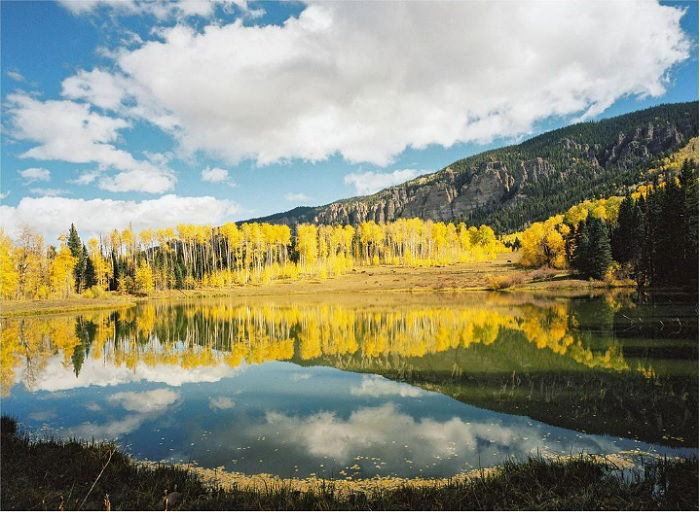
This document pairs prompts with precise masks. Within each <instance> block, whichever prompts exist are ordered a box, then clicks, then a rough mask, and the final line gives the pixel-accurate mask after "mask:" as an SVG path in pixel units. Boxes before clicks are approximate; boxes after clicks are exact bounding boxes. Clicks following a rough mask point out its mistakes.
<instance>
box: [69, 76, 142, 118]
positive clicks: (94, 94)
mask: <svg viewBox="0 0 700 515" xmlns="http://www.w3.org/2000/svg"><path fill="white" fill-rule="evenodd" d="M61 87H62V90H61V95H62V96H64V97H66V98H70V99H74V100H87V101H89V102H90V103H91V104H93V105H95V106H97V107H101V108H103V109H111V110H117V109H119V108H120V107H121V104H122V100H123V99H124V98H125V97H126V95H127V92H126V90H127V88H128V81H127V79H126V78H124V77H123V76H121V75H117V74H111V73H108V72H105V71H102V70H99V69H95V70H92V71H85V70H80V71H79V72H78V73H77V74H76V75H73V76H71V77H68V78H67V79H65V80H64V81H63V83H62V84H61Z"/></svg>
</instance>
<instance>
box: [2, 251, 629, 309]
mask: <svg viewBox="0 0 700 515" xmlns="http://www.w3.org/2000/svg"><path fill="white" fill-rule="evenodd" d="M512 257H513V255H512V254H501V255H499V256H498V257H497V258H496V259H494V260H492V261H487V262H481V263H460V264H453V265H445V266H436V267H407V266H406V267H403V266H393V265H376V266H366V267H356V268H355V269H353V271H352V272H348V273H346V274H343V275H340V276H337V277H332V278H329V279H325V280H320V279H316V278H308V277H307V278H302V279H299V280H296V281H290V280H278V281H275V282H272V283H270V284H264V285H255V284H248V285H244V286H237V287H233V288H226V289H215V288H200V289H195V290H164V291H157V292H154V293H153V294H151V295H148V296H136V295H122V294H118V293H115V292H108V293H107V294H106V295H105V296H104V297H102V298H97V299H87V298H83V297H78V296H76V297H75V298H69V299H62V300H37V301H31V300H21V301H11V300H10V301H8V300H4V301H2V303H1V306H0V318H9V317H16V316H33V315H48V314H61V313H70V312H74V311H92V310H106V309H121V308H128V307H133V306H135V305H136V304H137V303H139V302H147V301H151V300H177V299H198V298H216V297H235V298H237V299H242V300H244V299H255V298H261V297H280V296H284V297H301V298H304V297H307V296H310V295H315V296H319V295H326V294H333V295H348V294H353V295H358V294H395V293H419V294H430V293H438V294H439V293H470V292H492V293H495V292H504V293H511V292H512V293H519V292H521V293H530V294H542V295H548V296H552V295H553V296H567V297H569V296H572V294H574V295H573V296H579V295H586V294H591V293H604V292H605V291H621V290H625V289H626V290H629V291H632V290H633V289H634V288H631V287H629V286H627V287H615V286H610V285H608V284H606V283H604V282H602V281H585V280H581V279H574V278H572V275H571V273H570V272H569V271H567V270H562V271H557V273H556V275H554V276H552V277H548V278H545V279H544V280H542V279H535V280H530V281H526V282H522V283H518V284H515V285H513V286H511V287H508V288H501V289H494V288H491V287H489V286H488V284H487V281H488V278H489V277H490V276H493V275H494V274H500V275H506V276H508V275H513V276H514V275H517V274H520V275H522V274H527V273H531V274H532V273H534V272H535V271H533V270H529V271H528V270H527V269H523V268H522V267H520V266H518V265H516V264H513V263H512V262H511V259H508V258H512Z"/></svg>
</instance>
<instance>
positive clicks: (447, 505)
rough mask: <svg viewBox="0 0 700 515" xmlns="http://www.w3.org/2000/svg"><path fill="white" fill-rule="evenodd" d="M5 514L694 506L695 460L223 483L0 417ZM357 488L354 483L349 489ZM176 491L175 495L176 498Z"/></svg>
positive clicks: (579, 460) (215, 476) (546, 463)
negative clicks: (637, 468)
mask: <svg viewBox="0 0 700 515" xmlns="http://www.w3.org/2000/svg"><path fill="white" fill-rule="evenodd" d="M1 444H2V445H1V446H0V452H1V457H2V475H1V478H0V479H1V486H2V488H1V490H0V504H1V506H0V507H1V508H2V509H3V510H40V509H41V510H44V509H49V510H56V509H66V510H76V509H84V510H103V509H105V507H106V504H105V503H106V499H109V504H110V508H111V509H113V510H156V509H163V507H164V500H165V499H164V498H165V494H164V492H165V491H167V492H168V496H169V506H168V509H171V510H172V509H186V510H389V509H391V510H471V509H479V510H514V509H530V510H549V509H552V510H553V509H557V510H573V509H579V510H601V509H606V510H608V509H610V510H613V509H614V510H631V509H635V510H654V509H667V510H674V509H685V510H691V509H695V510H696V509H697V507H698V463H697V460H673V461H664V460H659V461H655V462H653V463H650V464H648V465H647V466H646V469H645V474H644V475H643V477H642V475H636V476H632V477H630V476H629V474H627V479H626V480H625V479H623V478H622V477H621V475H620V474H618V473H615V471H616V470H617V471H618V472H619V470H620V469H619V465H616V464H615V463H614V462H610V461H608V460H601V459H596V458H595V457H591V456H578V457H572V458H570V459H559V460H553V459H544V458H533V459H530V460H529V461H526V462H523V463H514V462H510V463H505V464H503V465H501V466H498V467H494V468H492V469H487V470H480V471H475V472H473V473H469V474H464V475H462V476H458V477H455V478H450V479H446V480H400V479H396V478H390V479H387V478H384V479H378V480H374V479H368V480H359V481H357V485H353V484H352V483H353V482H352V481H348V480H342V482H343V484H342V485H341V484H340V482H338V481H333V480H328V481H324V480H318V479H314V480H313V481H311V482H309V480H277V481H276V482H275V481H266V480H265V478H263V480H261V481H258V482H255V481H253V480H251V481H249V482H247V483H245V482H241V481H240V479H241V477H243V476H241V475H240V474H238V475H236V474H233V475H234V476H236V477H237V481H234V482H230V481H229V482H228V483H227V482H226V479H225V478H226V474H229V475H231V474H232V473H225V472H221V471H216V470H208V469H197V468H196V467H195V468H191V469H190V468H188V467H186V466H182V465H163V464H149V463H142V462H137V461H135V460H133V459H132V458H130V457H129V456H128V455H127V454H125V453H123V452H122V451H120V450H119V449H118V448H117V447H116V446H115V445H113V444H110V443H84V442H76V441H67V442H60V441H49V440H43V441H37V440H33V439H31V438H29V437H27V436H26V435H19V434H17V433H16V432H15V426H14V421H12V420H11V419H8V418H7V417H3V432H2V442H1ZM355 486H356V488H355ZM173 492H177V493H176V494H173Z"/></svg>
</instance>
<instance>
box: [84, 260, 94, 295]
mask: <svg viewBox="0 0 700 515" xmlns="http://www.w3.org/2000/svg"><path fill="white" fill-rule="evenodd" d="M96 284H97V275H96V274H95V265H94V264H93V262H92V259H90V256H88V255H87V254H85V270H84V273H83V285H84V287H85V289H88V288H92V287H93V286H95V285H96Z"/></svg>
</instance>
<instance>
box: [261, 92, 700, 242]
mask: <svg viewBox="0 0 700 515" xmlns="http://www.w3.org/2000/svg"><path fill="white" fill-rule="evenodd" d="M697 133H698V102H697V101H693V102H683V103H676V104H661V105H659V106H655V107H651V108H648V109H644V110H640V111H634V112H631V113H626V114H622V115H619V116H615V117H612V118H607V119H603V120H599V121H594V122H580V123H576V124H572V125H568V126H565V127H561V128H559V129H554V130H552V131H548V132H545V133H542V134H539V135H537V136H534V137H532V138H529V139H527V140H525V141H523V142H521V143H518V144H515V145H508V146H505V147H500V148H497V149H492V150H487V151H484V152H480V153H478V154H474V155H472V156H468V157H465V158H463V159H460V160H457V161H455V162H453V163H451V164H450V165H448V166H445V167H443V168H441V169H439V170H437V171H435V172H431V173H428V174H425V175H422V176H420V177H416V178H414V179H411V180H409V181H406V182H404V183H401V184H397V185H394V186H390V187H388V188H385V189H383V190H380V191H378V192H376V193H373V194H370V195H364V196H354V197H349V198H346V199H340V200H336V201H334V202H331V203H328V204H325V205H322V206H315V207H309V206H298V207H296V208H294V209H292V210H289V211H285V212H281V213H276V214H273V215H269V216H265V217H260V218H256V219H253V220H249V221H256V222H269V223H284V224H287V225H296V224H298V223H316V224H333V225H335V224H351V225H356V224H358V223H360V222H363V221H369V220H373V221H375V222H378V223H379V222H389V221H393V220H396V219H397V218H413V217H418V218H422V219H431V220H435V221H455V220H460V221H465V222H467V223H468V224H470V225H480V224H482V223H486V224H488V225H491V226H492V227H493V228H494V229H495V230H497V231H498V232H504V231H512V230H518V229H521V228H522V227H524V226H525V225H526V224H528V223H530V222H532V221H535V220H540V219H545V218H547V217H548V216H550V215H552V214H554V213H555V212H557V211H558V210H562V208H568V207H569V206H570V205H573V204H574V203H576V202H578V201H581V200H584V199H585V198H594V197H597V196H601V195H612V194H619V193H621V192H622V191H623V190H624V189H626V188H629V187H631V186H633V185H634V184H636V183H639V182H640V181H641V180H643V175H644V172H645V171H646V169H647V168H649V167H650V166H651V165H652V163H654V162H655V161H656V160H658V159H660V158H663V157H665V156H666V155H668V154H669V153H670V152H673V151H675V150H677V149H679V148H681V147H682V146H683V145H685V144H686V143H687V141H688V140H689V139H690V138H691V137H693V136H696V135H697Z"/></svg>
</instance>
